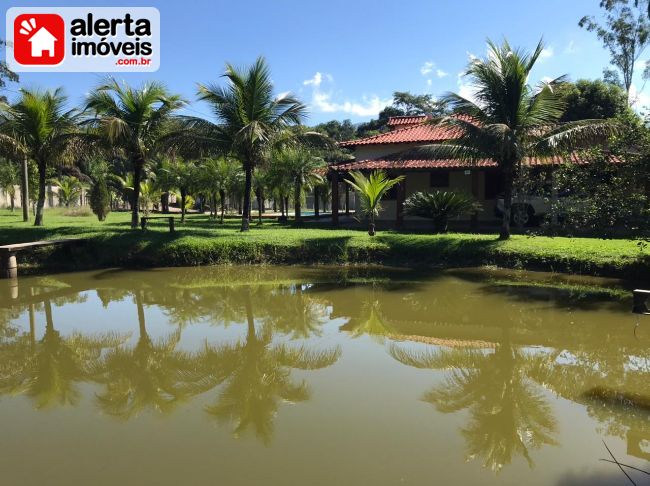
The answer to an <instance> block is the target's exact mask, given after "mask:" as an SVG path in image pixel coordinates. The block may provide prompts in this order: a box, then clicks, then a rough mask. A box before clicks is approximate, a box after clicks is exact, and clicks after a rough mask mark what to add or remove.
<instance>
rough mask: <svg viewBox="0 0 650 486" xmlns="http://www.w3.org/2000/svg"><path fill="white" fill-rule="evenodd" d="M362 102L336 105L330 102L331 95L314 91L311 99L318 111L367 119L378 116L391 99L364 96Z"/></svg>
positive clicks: (346, 102) (347, 102)
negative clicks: (347, 114)
mask: <svg viewBox="0 0 650 486" xmlns="http://www.w3.org/2000/svg"><path fill="white" fill-rule="evenodd" d="M362 100H363V102H362V103H357V102H352V101H344V102H342V103H338V102H335V101H332V94H331V93H323V92H320V91H315V92H314V96H313V98H312V103H313V104H314V106H315V107H317V108H318V109H319V110H320V111H323V112H325V113H334V112H341V113H349V114H350V115H356V116H363V117H367V116H376V115H378V114H379V112H380V111H381V110H383V109H384V108H386V107H387V106H388V105H390V104H391V103H392V102H393V100H392V98H387V99H382V98H379V97H378V96H376V95H373V96H364V97H363V98H362Z"/></svg>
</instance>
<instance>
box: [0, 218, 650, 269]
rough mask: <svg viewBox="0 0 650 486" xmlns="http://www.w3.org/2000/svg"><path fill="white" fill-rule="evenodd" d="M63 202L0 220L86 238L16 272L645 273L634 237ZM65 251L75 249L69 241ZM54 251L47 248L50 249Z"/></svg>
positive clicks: (1, 235)
mask: <svg viewBox="0 0 650 486" xmlns="http://www.w3.org/2000/svg"><path fill="white" fill-rule="evenodd" d="M64 211H65V210H63V209H62V208H60V209H59V208H58V209H48V210H47V218H48V219H47V221H48V223H47V226H44V227H38V228H37V227H31V226H28V225H24V224H21V223H20V222H19V221H20V216H19V215H13V216H12V215H11V214H10V213H9V214H7V215H5V217H4V218H1V221H0V244H8V243H19V242H24V241H35V240H40V239H58V238H71V237H85V238H90V240H89V241H88V243H87V244H86V245H84V247H83V248H80V249H79V251H75V253H74V258H70V255H67V256H66V257H64V256H63V255H64V250H51V252H50V251H47V252H39V254H38V256H32V255H31V254H30V253H28V252H25V253H24V254H21V272H23V273H24V274H25V273H27V272H28V271H29V269H30V268H32V267H35V268H39V267H40V268H48V269H54V268H57V269H61V270H63V269H67V270H71V269H84V268H85V269H88V268H102V267H115V266H124V265H127V266H130V265H137V266H143V267H153V266H187V265H211V264H252V263H262V264H271V263H277V264H291V263H296V264H297V263H394V264H402V265H403V264H407V265H408V264H413V263H414V262H418V264H423V263H430V264H441V263H444V264H445V265H449V266H459V265H462V266H465V265H499V266H503V267H508V268H513V267H515V268H527V269H537V270H553V271H556V272H558V271H564V272H572V273H581V274H591V275H603V276H619V277H625V278H639V279H641V280H643V279H647V276H648V274H649V272H650V253H649V250H648V249H647V248H646V249H640V248H639V246H638V245H637V241H636V240H631V239H630V240H623V239H600V238H565V237H553V238H550V237H544V236H537V237H529V236H517V235H515V236H513V237H512V238H511V239H510V240H507V241H499V240H497V239H496V238H495V237H494V236H492V235H476V234H454V233H446V234H443V235H432V234H419V233H398V232H395V231H385V232H383V233H382V234H381V235H378V236H375V237H370V236H368V235H367V234H366V233H365V232H364V231H359V230H348V229H340V230H332V229H331V228H326V229H319V228H314V227H309V228H305V227H302V228H292V227H287V226H286V225H281V224H278V223H276V222H272V221H269V222H267V223H266V224H265V225H264V226H260V227H255V228H254V229H252V230H251V231H250V232H249V233H243V234H242V233H239V232H238V231H236V230H237V228H238V222H237V219H235V218H227V219H226V220H225V223H224V225H221V226H218V227H215V225H214V222H212V221H211V220H210V218H209V217H208V216H207V215H205V216H204V215H200V214H190V215H188V219H187V222H186V223H185V224H184V225H183V226H182V227H179V228H177V231H176V233H175V234H170V233H169V230H168V228H167V224H166V222H165V221H157V220H155V221H152V222H151V225H150V230H149V231H147V233H146V234H142V233H139V232H131V231H130V230H129V214H128V213H123V212H113V213H110V214H109V215H108V216H107V218H106V221H105V222H103V223H100V222H98V221H97V218H95V217H94V216H90V217H76V218H70V217H65V216H63V213H64ZM70 251H72V250H70ZM50 254H51V257H48V255H50Z"/></svg>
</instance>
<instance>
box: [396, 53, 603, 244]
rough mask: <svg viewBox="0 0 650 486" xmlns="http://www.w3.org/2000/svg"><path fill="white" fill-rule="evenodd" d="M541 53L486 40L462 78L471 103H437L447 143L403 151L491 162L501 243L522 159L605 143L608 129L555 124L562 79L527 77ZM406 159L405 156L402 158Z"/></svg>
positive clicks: (458, 99) (596, 124) (599, 123)
mask: <svg viewBox="0 0 650 486" xmlns="http://www.w3.org/2000/svg"><path fill="white" fill-rule="evenodd" d="M543 49H544V45H543V43H542V42H541V41H540V42H539V44H538V45H537V48H536V49H535V50H534V51H533V52H532V53H527V52H525V51H522V50H520V49H514V48H512V47H510V44H508V42H507V41H504V42H503V44H501V45H496V44H494V43H493V42H492V41H488V54H487V57H485V58H483V59H479V58H476V59H473V60H472V61H471V63H470V65H469V67H468V68H467V70H466V72H465V75H466V76H468V77H469V78H470V80H471V84H472V86H473V90H474V98H475V99H474V100H470V99H467V98H465V97H463V96H461V95H459V94H455V93H450V94H447V95H446V96H445V97H444V98H443V100H442V101H443V102H444V103H447V104H448V106H449V107H450V108H451V109H452V114H451V115H450V116H447V117H445V118H443V119H442V120H440V121H438V122H435V123H439V124H440V125H441V126H443V127H445V128H448V129H449V130H450V132H451V133H454V134H455V137H456V138H454V139H453V140H450V141H448V142H447V143H443V144H437V145H426V146H422V147H418V148H415V149H412V150H410V151H408V152H407V153H408V155H409V156H418V157H425V158H429V159H449V158H455V159H461V160H465V161H469V162H476V161H478V160H481V159H491V160H494V161H496V163H497V164H498V165H499V168H500V170H501V172H502V175H503V190H504V210H503V220H502V224H501V233H500V238H501V239H507V238H509V237H510V213H511V208H512V195H513V185H514V180H515V176H516V174H517V171H518V170H519V169H520V168H521V166H522V162H524V160H525V159H526V158H527V157H533V156H549V155H559V154H562V153H563V152H566V151H568V150H576V149H578V148H581V147H583V146H584V145H586V144H591V143H594V142H595V141H599V140H602V139H604V138H606V137H607V136H608V135H609V134H611V133H612V131H613V125H612V124H611V123H610V122H608V121H603V120H581V121H576V122H568V123H559V120H560V117H561V116H562V114H563V112H564V103H563V101H562V100H561V98H560V95H559V93H558V92H557V91H556V89H555V88H556V87H557V85H558V84H559V83H561V82H562V81H564V79H565V78H564V77H560V78H557V79H555V80H553V81H550V82H544V83H541V84H540V85H539V86H537V87H536V88H533V87H531V86H530V85H529V84H528V78H529V76H530V73H531V71H532V69H533V67H534V66H535V63H536V62H537V60H538V59H539V56H540V55H541V54H542V51H543ZM405 156H406V155H405Z"/></svg>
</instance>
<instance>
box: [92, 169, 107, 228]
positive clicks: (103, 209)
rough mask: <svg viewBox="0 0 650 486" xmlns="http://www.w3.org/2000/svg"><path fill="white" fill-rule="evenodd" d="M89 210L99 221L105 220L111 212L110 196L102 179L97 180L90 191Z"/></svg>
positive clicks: (104, 180)
mask: <svg viewBox="0 0 650 486" xmlns="http://www.w3.org/2000/svg"><path fill="white" fill-rule="evenodd" d="M90 208H91V209H92V211H93V213H94V214H95V215H96V216H97V219H98V220H99V221H104V220H106V216H107V215H108V213H109V212H110V210H111V195H110V192H109V191H108V185H107V184H106V179H105V178H104V177H102V178H100V179H97V180H96V181H95V183H94V184H93V186H92V188H91V189H90Z"/></svg>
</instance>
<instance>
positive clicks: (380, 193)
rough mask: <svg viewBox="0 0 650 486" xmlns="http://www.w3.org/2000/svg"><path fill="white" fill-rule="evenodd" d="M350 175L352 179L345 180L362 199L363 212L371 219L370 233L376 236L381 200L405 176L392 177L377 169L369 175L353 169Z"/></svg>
mask: <svg viewBox="0 0 650 486" xmlns="http://www.w3.org/2000/svg"><path fill="white" fill-rule="evenodd" d="M350 177H351V178H352V180H346V181H345V182H347V183H348V184H350V186H352V187H353V188H354V189H355V190H356V191H357V193H358V196H359V199H360V200H361V214H363V215H364V216H366V217H367V218H368V221H369V226H368V234H369V235H370V236H375V218H376V217H377V216H379V213H380V212H381V200H382V198H383V197H384V196H385V195H386V193H387V192H388V190H389V189H390V188H391V187H393V186H394V185H396V184H399V183H400V182H401V181H402V180H403V179H404V176H399V177H396V178H394V179H391V178H389V177H388V176H387V175H386V173H385V172H383V171H380V170H377V171H373V172H372V173H371V174H370V175H369V176H368V177H366V176H365V175H363V174H362V173H361V172H358V171H353V172H351V173H350Z"/></svg>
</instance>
